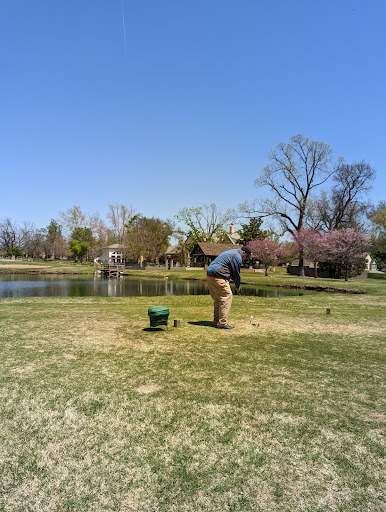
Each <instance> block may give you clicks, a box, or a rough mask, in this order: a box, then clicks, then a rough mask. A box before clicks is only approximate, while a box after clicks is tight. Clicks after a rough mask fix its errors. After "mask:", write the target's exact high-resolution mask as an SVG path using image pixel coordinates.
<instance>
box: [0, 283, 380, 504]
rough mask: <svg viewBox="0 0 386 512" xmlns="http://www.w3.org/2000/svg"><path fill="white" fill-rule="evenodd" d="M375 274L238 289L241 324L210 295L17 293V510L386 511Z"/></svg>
mask: <svg viewBox="0 0 386 512" xmlns="http://www.w3.org/2000/svg"><path fill="white" fill-rule="evenodd" d="M276 279H278V280H279V278H276ZM283 279H285V277H283ZM304 282H305V281H304ZM307 282H309V283H312V282H313V281H312V279H307ZM335 284H337V285H338V286H339V285H341V284H342V282H338V283H336V282H335ZM347 286H353V285H352V283H350V284H349V285H347ZM361 287H362V288H363V289H366V290H367V291H370V292H371V293H369V294H367V295H348V294H344V295H343V294H325V293H321V294H316V295H307V296H303V297H289V298H281V299H265V298H251V297H235V298H234V303H233V306H232V311H231V317H230V323H231V324H232V325H235V326H236V329H235V330H234V331H221V330H217V329H213V328H212V327H209V325H208V324H209V323H210V320H211V319H212V316H211V315H212V302H211V299H210V297H209V296H188V297H176V296H173V297H159V298H143V297H140V298H123V299H104V298H76V299H75V298H73V299H71V298H57V299H56V298H55V299H49V298H47V299H42V298H31V299H3V300H1V301H0V323H1V331H0V343H1V344H0V348H1V359H0V365H1V372H0V378H1V381H2V382H1V402H0V403H1V430H0V436H1V445H0V464H1V482H0V490H1V494H0V496H1V497H0V510H2V511H4V512H16V511H18V512H19V511H22V512H28V511H44V512H48V511H49V512H65V511H68V512H70V511H71V512H75V511H76V512H78V511H82V512H83V511H84V512H91V511H95V512H100V511H121V512H126V511H127V512H128V511H138V512H150V511H151V512H153V511H154V512H155V511H162V512H170V511H176V512H177V511H178V512H185V511H186V512H197V511H202V512H204V511H205V512H213V511H216V512H217V511H219V512H220V511H221V512H224V511H253V512H256V511H264V512H267V511H278V512H279V511H280V512H284V511H288V512H289V511H309V512H318V511H320V512H324V511H363V512H364V511H367V512H368V511H371V512H376V511H383V510H385V505H386V500H385V494H384V489H385V478H384V477H385V472H384V465H383V462H384V455H385V452H384V437H383V436H384V427H385V423H384V418H385V417H384V412H385V407H384V406H385V396H386V394H385V387H384V368H385V351H384V349H385V338H386V322H385V307H386V293H385V292H386V286H385V284H384V282H376V283H369V282H368V281H367V282H365V283H355V288H361ZM154 305H161V306H167V307H169V309H170V312H171V313H170V322H169V325H170V327H169V329H167V330H166V329H159V330H150V329H148V326H149V320H148V316H147V309H148V307H150V306H154ZM326 308H330V309H331V314H330V315H326ZM250 315H253V316H254V319H255V321H256V322H257V323H258V324H259V326H258V327H252V326H251V325H250V323H249V316H250ZM174 318H181V319H182V322H181V325H182V327H181V328H180V329H175V328H173V327H172V325H173V319H174Z"/></svg>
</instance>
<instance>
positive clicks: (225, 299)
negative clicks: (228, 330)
mask: <svg viewBox="0 0 386 512" xmlns="http://www.w3.org/2000/svg"><path fill="white" fill-rule="evenodd" d="M206 282H207V283H208V289H209V293H210V295H211V297H212V299H213V302H214V316H213V323H214V325H217V326H224V325H226V324H227V323H228V315H229V311H230V309H231V305H232V298H233V295H232V290H231V287H230V285H229V281H227V280H226V279H217V278H216V277H209V276H208V277H207V278H206Z"/></svg>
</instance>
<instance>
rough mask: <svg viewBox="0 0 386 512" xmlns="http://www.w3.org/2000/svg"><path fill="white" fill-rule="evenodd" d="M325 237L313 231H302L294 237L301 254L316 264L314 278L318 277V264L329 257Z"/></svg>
mask: <svg viewBox="0 0 386 512" xmlns="http://www.w3.org/2000/svg"><path fill="white" fill-rule="evenodd" d="M324 236H325V235H324V234H321V233H318V232H317V231H315V230H313V229H301V230H299V231H298V232H297V233H295V234H294V235H293V240H294V242H295V244H296V247H297V249H298V251H299V254H300V253H301V252H302V253H303V254H304V257H305V258H307V259H308V260H311V261H312V263H313V264H314V269H315V274H314V277H318V267H317V266H318V263H320V262H321V261H324V260H325V259H326V257H327V253H326V247H325V244H324V243H323V237H324Z"/></svg>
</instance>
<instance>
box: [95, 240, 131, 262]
mask: <svg viewBox="0 0 386 512" xmlns="http://www.w3.org/2000/svg"><path fill="white" fill-rule="evenodd" d="M124 250H125V246H124V245H120V244H111V245H106V247H103V248H102V254H101V255H100V256H98V258H96V260H95V261H96V262H98V263H104V264H105V265H117V264H124V263H125V257H124Z"/></svg>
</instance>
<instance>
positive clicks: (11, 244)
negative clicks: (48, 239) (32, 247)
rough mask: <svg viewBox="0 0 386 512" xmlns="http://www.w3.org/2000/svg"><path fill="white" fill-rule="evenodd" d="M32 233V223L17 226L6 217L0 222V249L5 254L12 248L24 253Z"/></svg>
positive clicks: (33, 230)
mask: <svg viewBox="0 0 386 512" xmlns="http://www.w3.org/2000/svg"><path fill="white" fill-rule="evenodd" d="M34 233H35V228H34V226H33V224H32V223H30V222H23V224H22V226H19V225H18V224H17V222H14V221H12V219H10V218H9V217H6V218H5V219H4V220H2V221H1V222H0V248H1V249H3V250H4V251H5V252H6V251H8V250H10V249H12V248H17V249H20V250H22V251H25V250H26V247H27V245H28V243H29V242H30V240H31V238H33V236H34Z"/></svg>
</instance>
